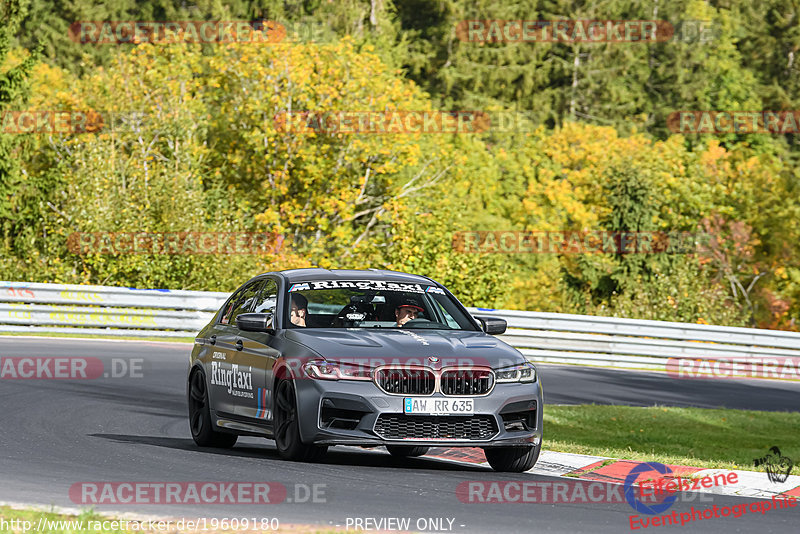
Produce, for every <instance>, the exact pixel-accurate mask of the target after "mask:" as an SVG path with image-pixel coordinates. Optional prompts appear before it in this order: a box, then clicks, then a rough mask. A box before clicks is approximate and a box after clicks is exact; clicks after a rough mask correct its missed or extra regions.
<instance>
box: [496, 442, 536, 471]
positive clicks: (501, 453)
mask: <svg viewBox="0 0 800 534" xmlns="http://www.w3.org/2000/svg"><path fill="white" fill-rule="evenodd" d="M541 450H542V446H541V444H540V445H536V446H535V447H487V448H485V449H484V450H483V452H484V453H485V454H486V461H487V462H489V465H491V466H492V469H494V470H495V471H503V472H508V473H522V472H523V471H527V470H528V469H530V468H532V467H533V466H534V465H536V461H537V460H538V459H539V452H540V451H541Z"/></svg>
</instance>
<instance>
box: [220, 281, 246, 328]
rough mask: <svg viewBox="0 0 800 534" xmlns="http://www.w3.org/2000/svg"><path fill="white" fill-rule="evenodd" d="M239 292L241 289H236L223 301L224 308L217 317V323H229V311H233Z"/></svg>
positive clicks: (240, 292)
mask: <svg viewBox="0 0 800 534" xmlns="http://www.w3.org/2000/svg"><path fill="white" fill-rule="evenodd" d="M241 294H242V290H241V289H240V290H239V291H236V292H235V293H234V294H233V296H232V297H231V298H230V299H228V302H226V303H225V310H224V311H223V312H222V315H220V317H219V324H230V319H231V312H232V311H233V308H235V307H236V302H237V301H238V300H239V297H240V296H241Z"/></svg>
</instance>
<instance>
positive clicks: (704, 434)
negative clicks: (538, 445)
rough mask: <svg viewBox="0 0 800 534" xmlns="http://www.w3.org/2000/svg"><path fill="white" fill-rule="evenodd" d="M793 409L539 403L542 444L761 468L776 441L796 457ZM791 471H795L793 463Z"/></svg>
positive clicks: (799, 416) (797, 422)
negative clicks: (542, 406)
mask: <svg viewBox="0 0 800 534" xmlns="http://www.w3.org/2000/svg"><path fill="white" fill-rule="evenodd" d="M798 429H800V413H799V412H759V411H750V410H727V409H713V410H712V409H705V408H671V407H660V406H657V407H650V408H641V407H635V406H605V405H596V404H589V405H579V406H545V409H544V432H545V433H544V448H545V449H546V450H553V451H560V452H571V453H576V454H590V455H595V456H608V457H612V458H624V459H627V460H635V461H640V462H661V463H664V464H674V465H688V466H695V467H703V468H721V469H743V470H747V471H764V466H763V465H762V466H760V467H756V466H755V465H754V459H755V458H760V457H763V456H765V455H767V454H768V453H769V449H770V447H772V446H777V447H779V448H780V450H781V454H782V455H783V456H786V457H788V458H790V459H792V460H795V462H796V464H797V463H800V443H798V440H797V435H798ZM792 474H800V468H798V466H797V465H795V466H794V467H793V469H792Z"/></svg>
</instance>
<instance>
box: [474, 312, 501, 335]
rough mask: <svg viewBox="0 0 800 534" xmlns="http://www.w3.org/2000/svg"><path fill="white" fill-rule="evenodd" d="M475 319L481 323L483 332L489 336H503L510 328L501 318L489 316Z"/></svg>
mask: <svg viewBox="0 0 800 534" xmlns="http://www.w3.org/2000/svg"><path fill="white" fill-rule="evenodd" d="M473 317H475V319H477V320H478V321H480V323H481V327H483V331H484V332H486V333H487V334H492V335H497V334H502V333H503V332H505V331H506V328H508V323H507V322H506V320H505V319H500V318H499V317H491V316H489V315H474V316H473Z"/></svg>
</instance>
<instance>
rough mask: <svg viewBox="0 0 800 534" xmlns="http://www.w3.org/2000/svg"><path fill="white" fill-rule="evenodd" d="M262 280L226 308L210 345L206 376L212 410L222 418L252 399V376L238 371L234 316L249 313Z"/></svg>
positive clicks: (239, 347) (238, 294) (238, 340)
mask: <svg viewBox="0 0 800 534" xmlns="http://www.w3.org/2000/svg"><path fill="white" fill-rule="evenodd" d="M262 284H263V281H262V280H255V281H252V282H250V283H248V284H246V285H244V286H243V287H242V288H241V289H239V290H238V291H237V292H236V293H235V294H234V296H233V297H232V298H231V299H230V300H229V301H228V303H227V304H226V305H225V308H224V310H223V312H222V313H221V314H220V317H219V320H218V321H217V324H215V325H214V328H213V332H212V334H211V335H210V336H209V342H210V343H211V344H212V345H213V347H214V348H213V349H212V354H211V363H210V373H209V381H208V382H209V390H210V395H211V402H212V406H214V409H215V410H216V411H217V412H219V413H222V414H235V413H236V406H237V405H238V404H239V402H241V400H240V399H242V397H243V396H244V397H247V396H253V397H254V396H255V394H254V393H253V387H252V374H251V373H250V371H249V370H248V369H247V368H243V367H241V361H240V359H239V358H238V355H239V353H240V352H241V350H242V346H243V344H242V340H241V338H240V337H239V329H238V328H237V327H236V316H238V315H241V314H242V313H247V312H249V311H250V310H251V309H252V307H253V304H254V303H255V300H256V297H257V296H258V294H259V291H260V289H261V286H262Z"/></svg>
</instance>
